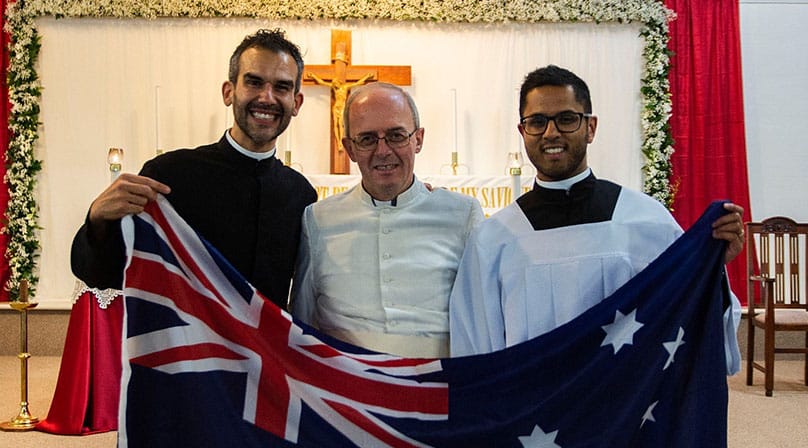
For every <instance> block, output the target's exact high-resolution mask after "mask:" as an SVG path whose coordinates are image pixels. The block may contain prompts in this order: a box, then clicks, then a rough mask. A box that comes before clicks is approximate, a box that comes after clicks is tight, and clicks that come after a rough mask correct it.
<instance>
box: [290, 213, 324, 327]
mask: <svg viewBox="0 0 808 448" xmlns="http://www.w3.org/2000/svg"><path fill="white" fill-rule="evenodd" d="M313 227H316V225H315V224H314V214H313V213H312V209H311V205H309V206H308V207H306V209H305V211H304V212H303V217H302V224H301V230H300V246H299V250H298V252H297V264H296V267H295V276H294V281H293V282H292V292H291V297H290V302H289V312H291V313H292V315H293V316H294V317H296V318H298V319H300V320H302V321H303V322H306V323H307V324H309V325H316V316H315V312H316V301H317V295H316V288H315V284H314V283H315V278H314V266H313V265H312V263H313V259H314V256H313V254H312V250H313V248H314V246H313V244H312V241H313V240H316V235H312V232H313V230H312V228H313Z"/></svg>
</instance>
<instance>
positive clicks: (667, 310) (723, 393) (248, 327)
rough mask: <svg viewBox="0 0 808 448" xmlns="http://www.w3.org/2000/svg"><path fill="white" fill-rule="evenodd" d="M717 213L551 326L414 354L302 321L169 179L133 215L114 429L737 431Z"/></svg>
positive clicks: (644, 434) (509, 443)
mask: <svg viewBox="0 0 808 448" xmlns="http://www.w3.org/2000/svg"><path fill="white" fill-rule="evenodd" d="M722 213H724V212H723V210H722V208H721V205H720V204H718V203H716V204H713V205H712V206H711V207H710V208H709V209H708V210H707V212H705V215H704V216H702V218H701V219H700V220H699V222H697V223H696V224H695V225H694V226H693V227H692V228H691V229H690V231H688V232H687V233H686V234H685V235H683V236H682V237H681V238H680V239H678V240H677V241H676V242H675V243H674V244H673V245H672V246H671V247H670V248H669V249H668V250H667V251H666V252H665V253H664V254H662V255H661V256H660V257H659V258H658V259H657V260H656V261H654V262H653V263H652V264H651V265H649V267H648V268H646V269H645V270H643V271H642V272H641V273H640V274H639V275H637V276H636V277H634V278H633V279H632V280H631V281H629V282H628V283H627V284H626V285H625V286H624V287H622V288H621V289H619V290H618V291H617V292H616V293H615V294H613V295H612V296H610V297H608V298H607V299H606V300H604V301H602V302H601V303H600V304H598V305H596V306H595V307H593V308H591V309H590V310H588V311H587V312H585V313H584V314H582V315H581V316H579V317H578V318H576V319H574V320H573V321H571V322H569V323H567V324H565V325H563V326H562V327H560V328H558V329H556V330H554V331H552V332H550V333H547V334H545V335H542V336H540V337H538V338H536V339H533V340H531V341H528V342H525V343H523V344H520V345H517V346H514V347H511V348H508V349H505V350H502V351H498V352H495V353H491V354H486V355H479V356H469V357H462V358H451V359H407V358H401V357H398V356H392V355H388V354H382V353H374V352H369V351H367V350H362V349H360V348H357V347H353V346H350V345H348V344H344V343H341V342H339V341H335V340H333V339H331V338H329V337H327V336H324V335H321V334H319V333H318V332H317V331H316V330H314V329H312V328H310V327H308V326H306V325H305V324H303V323H301V322H297V321H295V320H294V319H293V318H292V317H291V316H290V315H289V314H287V313H286V312H284V311H283V310H280V309H279V308H277V307H276V306H274V305H273V304H272V303H271V302H269V301H268V300H266V299H265V298H264V297H262V295H261V294H260V293H259V292H258V291H257V290H256V289H255V288H253V287H252V286H251V285H250V284H249V283H248V282H247V281H246V280H245V279H244V278H243V277H242V276H241V275H240V274H239V273H238V272H236V271H235V270H234V269H233V268H232V267H231V266H230V265H229V264H228V263H227V262H226V261H225V260H224V259H223V257H222V256H221V255H220V254H219V253H218V252H217V251H216V250H215V249H214V248H213V247H211V246H210V245H209V244H208V243H207V242H205V241H204V240H203V239H202V238H200V237H199V236H198V235H197V234H196V233H195V232H194V231H193V230H192V229H191V228H190V227H188V225H187V224H185V222H184V221H183V220H182V219H181V218H180V217H179V216H178V215H177V214H176V212H175V211H174V210H173V209H172V208H171V206H170V204H169V203H168V201H167V200H165V199H164V198H162V197H160V198H159V199H158V200H157V201H156V202H154V203H151V204H149V205H148V206H147V207H146V210H145V211H144V212H143V213H141V214H139V215H137V216H134V217H131V218H126V219H125V220H124V224H123V226H124V235H125V240H126V244H127V252H128V257H129V258H128V262H127V267H126V275H125V308H126V311H125V320H124V331H125V334H124V338H123V341H124V342H123V344H124V347H123V363H124V368H123V378H122V387H121V395H122V396H121V400H120V403H121V409H120V422H119V446H120V447H150V448H154V447H172V448H174V447H178V446H183V447H232V446H238V447H259V446H260V447H287V446H288V447H317V448H327V447H463V448H467V447H562V448H571V447H663V446H664V447H696V446H709V447H720V446H726V412H727V385H726V378H725V373H726V367H725V356H724V346H723V326H722V304H723V303H725V302H727V301H728V297H727V295H728V294H729V291H728V290H727V289H726V287H725V285H724V282H722V272H723V249H724V246H723V243H722V242H720V241H718V240H715V239H713V238H712V237H711V230H710V224H711V223H712V221H714V220H715V219H716V218H717V217H718V216H720V215H721V214H722Z"/></svg>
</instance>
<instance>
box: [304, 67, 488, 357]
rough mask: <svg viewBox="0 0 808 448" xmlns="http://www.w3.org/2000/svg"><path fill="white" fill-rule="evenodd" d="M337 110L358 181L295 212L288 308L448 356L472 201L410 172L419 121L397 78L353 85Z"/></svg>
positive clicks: (358, 335) (390, 348) (382, 346)
mask: <svg viewBox="0 0 808 448" xmlns="http://www.w3.org/2000/svg"><path fill="white" fill-rule="evenodd" d="M344 118H345V119H344V121H343V122H344V124H345V134H344V137H343V139H342V144H343V146H344V147H345V150H346V151H347V152H348V155H349V156H350V158H351V160H352V161H354V162H356V164H357V165H358V166H359V171H360V172H361V173H362V182H361V183H360V184H359V185H356V186H355V187H353V188H351V189H350V190H348V191H346V192H345V193H342V194H339V195H336V196H331V197H329V198H326V199H324V200H322V201H320V202H317V203H316V204H315V205H313V206H311V207H307V208H306V210H305V212H304V213H303V220H302V223H303V224H302V237H301V241H300V250H299V252H298V262H297V269H296V271H295V278H294V282H293V284H292V295H291V303H290V310H291V312H292V314H293V315H294V316H295V317H297V318H299V319H301V320H303V321H304V322H306V323H308V324H310V325H313V326H316V327H318V328H319V329H320V330H322V331H323V332H325V333H327V334H329V335H331V336H334V337H336V338H338V339H341V340H343V341H345V342H350V343H352V344H354V345H358V346H360V347H365V348H368V349H371V350H375V351H379V352H385V353H392V354H396V355H401V356H408V357H417V358H440V357H448V356H449V293H450V292H451V290H452V284H453V283H454V277H455V273H456V271H457V265H458V264H459V263H460V257H461V256H462V255H463V248H464V247H465V245H466V239H467V238H468V236H469V234H470V233H471V230H472V229H473V228H474V227H475V226H476V225H477V223H479V222H480V221H482V219H483V213H482V208H481V207H480V203H479V202H477V200H476V199H474V198H471V197H469V196H466V195H462V194H459V193H454V192H450V191H448V190H444V189H435V190H432V191H430V190H429V189H428V188H427V186H426V185H425V184H424V183H423V182H421V181H420V180H418V178H417V177H416V176H415V175H414V174H413V170H414V166H415V155H416V154H417V153H419V152H420V151H421V147H422V145H423V140H424V128H422V127H421V126H420V123H419V119H418V109H417V108H416V106H415V102H414V101H413V100H412V97H411V96H410V95H409V94H408V93H407V92H406V91H404V90H402V89H401V88H400V87H398V86H395V85H392V84H387V83H380V82H374V83H370V84H367V85H364V86H361V87H358V88H355V89H353V90H352V91H351V95H350V96H349V97H348V101H347V102H346V104H345V117H344Z"/></svg>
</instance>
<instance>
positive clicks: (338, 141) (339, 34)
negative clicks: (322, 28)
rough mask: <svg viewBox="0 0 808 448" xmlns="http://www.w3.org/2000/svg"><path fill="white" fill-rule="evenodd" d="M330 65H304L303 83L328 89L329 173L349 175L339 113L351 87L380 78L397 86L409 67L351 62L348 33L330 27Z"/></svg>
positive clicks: (408, 74)
mask: <svg viewBox="0 0 808 448" xmlns="http://www.w3.org/2000/svg"><path fill="white" fill-rule="evenodd" d="M331 62H332V63H331V65H306V68H305V70H304V72H303V84H304V85H320V86H326V87H329V88H330V89H331V132H330V135H331V138H330V140H331V174H349V173H350V172H351V159H350V158H349V157H348V153H347V152H345V150H344V149H343V148H342V132H343V127H342V112H343V110H344V108H345V101H346V100H347V99H348V93H350V89H351V88H352V87H356V86H359V85H362V84H365V83H368V82H374V81H382V82H389V83H391V84H396V85H400V86H408V85H410V84H411V83H412V73H411V69H410V67H409V66H403V65H351V32H350V31H347V30H331Z"/></svg>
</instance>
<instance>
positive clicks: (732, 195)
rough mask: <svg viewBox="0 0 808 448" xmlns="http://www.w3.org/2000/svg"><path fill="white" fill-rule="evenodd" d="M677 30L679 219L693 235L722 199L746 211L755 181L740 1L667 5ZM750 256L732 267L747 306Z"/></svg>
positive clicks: (674, 122)
mask: <svg viewBox="0 0 808 448" xmlns="http://www.w3.org/2000/svg"><path fill="white" fill-rule="evenodd" d="M665 5H666V6H667V7H668V8H671V9H672V10H674V11H675V12H676V16H677V18H676V20H675V21H673V22H672V23H671V26H670V33H671V39H670V43H669V48H670V49H671V50H672V51H673V53H674V55H673V57H672V59H671V72H670V83H671V95H672V100H673V116H672V118H671V132H672V134H673V138H674V141H675V143H674V148H675V150H676V151H675V153H674V154H673V158H672V161H671V162H672V165H673V179H671V180H672V182H674V183H676V182H678V191H677V192H676V196H675V199H674V203H673V207H674V210H673V214H674V216H675V217H676V219H677V220H678V221H679V223H680V224H681V225H682V227H685V228H688V227H690V225H691V224H693V222H695V221H696V219H697V218H698V217H699V215H700V214H701V213H702V212H703V211H704V209H705V207H706V206H707V205H708V204H709V203H710V202H712V201H713V200H716V199H730V200H732V201H733V202H735V203H736V204H738V205H740V206H742V207H744V209H745V210H746V213H745V214H744V219H745V220H749V219H750V217H751V215H752V212H751V210H750V207H749V182H748V175H747V165H746V139H745V135H744V112H743V85H742V77H741V43H740V19H739V11H738V8H739V7H738V0H711V1H708V2H706V1H698V0H696V1H693V0H665ZM744 259H745V256H744V255H741V256H738V257H737V258H736V259H735V261H733V262H732V263H731V264H730V265H729V266H728V271H729V276H730V279H731V282H732V286H733V291H734V292H735V293H736V294H737V295H738V298H739V299H740V300H741V303H742V304H744V305H745V304H746V287H745V286H744V285H745V281H744V276H745V265H744Z"/></svg>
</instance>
